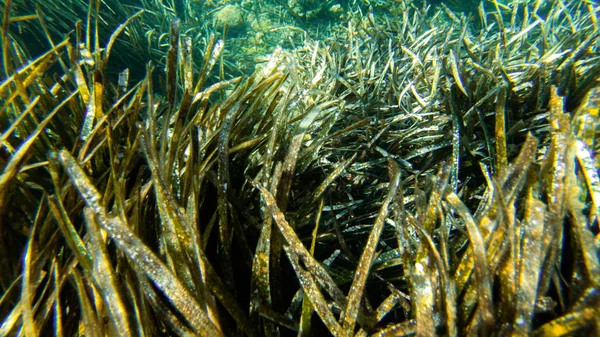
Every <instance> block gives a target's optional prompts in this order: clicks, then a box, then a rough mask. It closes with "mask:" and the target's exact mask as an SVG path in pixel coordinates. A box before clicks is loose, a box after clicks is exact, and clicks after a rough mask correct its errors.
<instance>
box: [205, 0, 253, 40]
mask: <svg viewBox="0 0 600 337" xmlns="http://www.w3.org/2000/svg"><path fill="white" fill-rule="evenodd" d="M213 20H214V25H215V28H216V29H217V30H223V28H225V26H227V27H228V28H227V31H228V34H232V35H237V34H239V33H241V32H242V31H244V29H245V28H246V22H245V20H244V11H243V10H242V8H241V7H240V5H237V4H236V5H227V6H225V7H223V9H221V10H220V11H217V12H215V14H214V16H213Z"/></svg>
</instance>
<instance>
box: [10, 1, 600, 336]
mask: <svg viewBox="0 0 600 337" xmlns="http://www.w3.org/2000/svg"><path fill="white" fill-rule="evenodd" d="M538 5H539V2H535V3H523V2H519V3H514V4H511V5H501V4H497V3H495V2H492V6H483V5H482V6H480V7H479V11H478V16H477V17H476V20H479V22H478V23H477V24H474V23H473V22H471V21H469V20H468V19H467V17H466V16H465V15H466V14H464V13H458V12H453V11H452V9H450V8H447V7H441V8H440V9H439V10H438V9H432V8H429V7H426V8H416V7H414V6H412V4H411V2H410V1H401V2H399V3H398V4H397V7H396V8H391V9H390V10H391V11H392V13H390V15H389V16H388V17H386V18H383V17H379V16H376V15H372V14H369V15H366V16H363V15H361V14H360V12H359V11H355V12H352V13H355V14H352V17H351V18H350V20H349V22H348V23H347V25H346V26H345V27H339V30H337V31H338V33H336V35H335V36H332V38H331V41H329V40H328V41H312V40H310V39H306V40H305V41H303V42H302V43H299V45H302V47H300V48H296V49H293V50H284V49H281V48H278V49H276V50H275V51H274V52H273V53H272V54H271V55H270V56H269V58H268V61H267V62H265V63H264V64H262V65H260V66H259V67H257V70H256V71H255V72H254V73H253V74H252V75H250V76H248V77H237V78H227V79H225V78H222V79H221V80H219V81H217V80H215V79H214V78H213V77H211V74H212V73H213V72H214V71H213V69H214V68H215V67H216V66H219V67H221V68H222V67H223V64H222V63H221V62H224V61H222V60H223V58H222V52H223V48H224V42H223V41H222V40H219V39H217V38H214V37H212V36H211V37H210V38H207V39H206V50H205V51H204V55H203V57H197V58H198V59H200V60H201V61H200V62H198V63H199V64H200V65H199V66H194V61H193V60H194V56H195V55H196V54H197V53H195V52H194V49H193V47H192V45H193V41H192V39H191V38H190V37H189V36H188V35H186V34H185V33H182V32H181V23H180V21H178V20H172V21H171V23H170V31H169V34H168V35H169V39H168V47H167V48H165V49H164V50H162V51H161V52H160V53H162V55H164V61H161V62H163V63H164V71H163V70H162V67H161V69H157V68H155V67H153V66H152V65H151V64H150V65H148V66H147V68H146V72H145V75H144V76H142V77H143V79H142V80H141V81H139V82H136V83H133V84H131V83H129V82H130V81H129V77H128V76H129V75H128V71H123V72H121V75H120V77H119V80H118V82H116V83H114V82H113V81H111V77H110V76H108V75H107V73H108V72H109V70H108V69H107V67H108V66H107V65H108V64H109V57H111V55H113V54H112V53H111V51H112V45H113V44H114V43H115V41H116V40H117V39H125V38H123V36H122V32H123V31H124V29H125V27H127V25H130V24H132V23H134V22H135V20H137V19H139V18H141V16H143V15H144V14H142V13H140V14H138V16H136V17H135V18H129V20H127V21H126V22H125V23H124V24H123V26H120V28H118V29H117V30H116V32H115V33H113V34H111V35H110V36H109V37H108V39H107V41H108V42H107V43H106V45H105V46H104V47H103V48H101V47H100V46H99V45H95V46H91V45H87V43H88V42H87V41H93V40H94V38H93V36H94V34H95V33H94V32H93V30H87V32H86V33H85V35H81V36H79V35H78V36H79V37H77V39H76V40H75V41H72V40H69V39H66V40H64V41H62V42H60V43H55V46H54V47H53V48H52V49H51V50H49V51H48V52H46V53H44V54H43V55H41V56H39V57H38V58H36V59H35V60H23V59H21V58H20V57H19V55H23V53H22V52H20V51H19V50H20V49H21V48H22V45H23V44H22V43H11V42H12V40H13V39H14V37H13V35H11V34H8V31H7V30H6V29H4V30H3V35H2V47H3V49H2V50H3V55H2V57H3V61H4V62H3V64H4V71H5V73H6V74H7V76H6V78H5V79H4V80H3V81H2V82H1V83H0V104H2V108H3V109H2V111H6V113H5V114H3V115H2V116H0V130H1V132H2V136H1V137H2V150H1V151H2V152H1V155H0V168H1V172H2V173H1V175H0V240H3V241H2V242H1V244H0V258H1V260H0V264H1V265H0V268H1V270H2V271H3V272H2V273H0V289H1V293H2V297H1V298H0V317H1V323H0V335H3V336H4V335H20V334H25V335H32V336H33V335H38V334H41V333H46V332H49V333H54V334H56V335H66V336H73V335H81V334H86V335H90V336H95V335H97V336H113V335H125V336H129V335H133V336H147V335H152V336H153V335H185V336H191V335H201V336H221V335H237V334H243V335H248V336H273V335H278V334H283V335H292V334H293V335H296V334H297V335H301V336H308V335H310V334H313V335H325V334H330V335H334V336H408V335H415V334H416V335H419V336H431V335H435V334H439V335H449V336H458V335H466V334H475V335H504V334H512V335H519V336H526V335H532V334H533V335H539V336H559V335H564V334H583V335H585V334H588V335H591V334H594V333H598V331H600V326H598V323H597V320H596V317H597V316H598V314H600V312H598V308H599V307H600V298H599V295H598V294H599V293H600V292H599V291H600V289H599V287H600V285H599V284H598V282H599V281H598V280H600V264H599V261H598V255H599V254H598V253H599V249H600V248H599V247H600V235H599V230H598V220H597V217H598V205H599V203H600V179H599V178H598V173H597V171H598V167H600V165H599V164H598V156H599V155H600V154H599V153H598V149H599V146H598V143H597V139H598V127H599V124H598V123H599V121H598V113H597V111H598V107H599V106H600V75H599V74H600V62H598V56H597V55H598V48H600V46H599V44H600V41H599V40H600V39H599V33H598V32H599V29H598V26H597V22H596V20H595V16H597V15H598V11H599V9H598V8H597V7H594V6H593V5H588V4H586V3H585V2H572V3H569V4H564V3H563V2H560V1H550V4H548V5H547V7H545V8H544V11H543V16H542V14H541V12H540V13H538V9H539V8H538ZM6 8H7V9H8V7H6ZM490 11H491V12H490ZM7 13H9V12H8V11H7ZM379 14H380V13H379ZM471 15H473V14H471ZM88 24H90V22H88ZM10 25H11V20H10V14H6V15H5V17H4V22H3V27H9V26H10ZM90 26H91V24H90ZM81 34H83V33H81ZM21 42H22V41H21ZM87 51H89V52H90V53H89V54H88V53H87ZM56 65H60V68H59V69H61V71H62V73H60V74H59V75H55V76H52V77H51V76H49V74H50V69H54V68H55V66H56ZM155 74H158V75H160V76H159V78H162V79H164V80H161V81H160V82H159V83H156V81H155V79H156V78H157V77H156V76H153V75H155ZM161 93H164V97H163V95H162V94H161Z"/></svg>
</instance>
